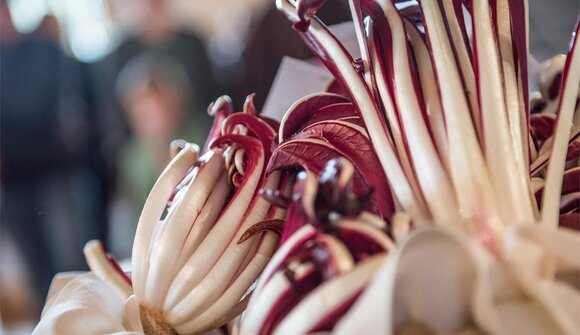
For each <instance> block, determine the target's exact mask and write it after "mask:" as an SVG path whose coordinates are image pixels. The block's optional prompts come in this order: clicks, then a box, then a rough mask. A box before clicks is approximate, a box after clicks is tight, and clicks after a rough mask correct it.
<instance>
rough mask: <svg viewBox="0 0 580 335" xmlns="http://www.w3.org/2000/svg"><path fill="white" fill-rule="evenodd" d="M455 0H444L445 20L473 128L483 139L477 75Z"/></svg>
mask: <svg viewBox="0 0 580 335" xmlns="http://www.w3.org/2000/svg"><path fill="white" fill-rule="evenodd" d="M453 1H454V0H443V1H442V3H443V13H444V15H445V18H444V19H445V20H446V21H447V24H448V25H449V34H448V35H450V36H449V37H450V39H451V41H452V44H451V45H452V47H453V50H454V51H455V56H456V59H457V62H458V63H459V68H460V72H459V74H460V76H461V78H462V82H463V85H464V88H465V90H464V92H465V95H466V97H467V102H468V103H469V110H470V111H471V119H472V121H473V126H474V127H475V130H476V133H477V135H478V136H479V138H481V136H482V132H483V130H482V128H481V115H480V110H479V106H478V104H477V86H476V84H475V73H474V71H473V65H472V64H471V59H470V58H469V49H468V45H466V44H465V40H464V39H463V34H462V32H461V28H460V26H459V20H458V19H457V16H456V15H455V9H454V8H453Z"/></svg>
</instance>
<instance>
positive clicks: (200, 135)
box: [114, 51, 208, 256]
mask: <svg viewBox="0 0 580 335" xmlns="http://www.w3.org/2000/svg"><path fill="white" fill-rule="evenodd" d="M116 91H117V96H118V99H119V101H120V102H121V104H122V106H123V110H124V112H125V116H126V119H127V122H128V125H129V129H130V131H131V134H132V136H131V137H130V138H129V139H128V140H127V141H126V143H125V144H124V145H123V148H122V150H121V155H120V160H119V178H118V180H119V190H118V191H119V199H118V200H119V202H120V204H121V205H123V206H124V207H125V208H126V209H125V213H124V215H121V214H119V213H118V214H117V218H116V219H114V222H115V223H114V225H116V226H119V225H122V226H123V227H115V228H114V229H117V231H119V230H120V229H122V231H123V234H125V235H129V234H130V236H122V237H121V236H116V238H118V239H120V241H119V243H122V244H123V245H117V246H116V247H115V249H116V251H117V252H120V253H121V254H122V256H129V248H130V247H131V241H132V238H133V235H134V232H135V229H136V226H137V220H138V217H139V213H140V212H141V208H142V207H143V204H144V202H145V199H146V197H147V195H148V194H149V191H150V190H151V188H152V187H153V185H154V183H155V181H156V180H157V177H158V176H159V174H160V173H161V171H162V170H163V168H164V167H165V166H166V165H167V163H168V162H169V158H170V157H169V144H170V142H171V140H173V139H175V138H181V137H182V138H186V139H187V140H188V141H190V142H195V143H200V144H202V145H203V142H204V141H205V139H206V137H207V129H208V126H207V124H206V120H207V117H206V116H205V115H204V116H203V117H202V116H201V114H200V113H195V114H191V113H189V112H188V106H190V104H191V99H192V97H191V96H190V93H189V92H191V83H190V81H189V78H188V77H187V73H186V71H185V69H184V68H183V67H182V66H181V65H180V63H179V61H177V60H176V59H175V58H173V57H171V56H169V55H165V54H163V53H159V52H151V51H150V52H146V53H144V54H141V55H138V56H137V57H135V58H134V59H133V60H131V61H129V62H128V63H127V64H126V66H125V67H124V68H123V69H122V70H121V72H120V74H119V78H118V80H117V83H116Z"/></svg>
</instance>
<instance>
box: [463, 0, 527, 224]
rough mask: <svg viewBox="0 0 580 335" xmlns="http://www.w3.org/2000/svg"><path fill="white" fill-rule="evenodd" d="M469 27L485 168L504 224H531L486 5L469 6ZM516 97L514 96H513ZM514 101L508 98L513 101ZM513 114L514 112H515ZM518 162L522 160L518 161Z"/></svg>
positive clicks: (482, 3) (482, 2)
mask: <svg viewBox="0 0 580 335" xmlns="http://www.w3.org/2000/svg"><path fill="white" fill-rule="evenodd" d="M472 16H473V27H474V37H475V43H476V44H477V48H475V49H476V50H477V55H475V58H476V59H477V60H476V62H477V72H478V73H477V74H478V76H477V80H478V89H479V91H478V96H479V102H480V108H481V109H480V110H481V117H482V126H483V139H484V150H485V156H486V162H487V167H488V169H489V171H490V173H491V175H492V183H493V185H494V188H495V194H496V197H497V199H498V203H499V206H500V210H501V213H502V217H503V219H504V222H505V223H509V224H511V223H524V222H533V221H534V215H533V211H532V206H531V202H530V199H529V198H528V197H527V196H526V197H524V198H523V201H522V195H527V194H529V190H528V188H527V183H526V179H525V178H527V175H522V173H521V171H520V170H518V164H517V162H516V154H517V153H516V152H514V146H513V145H510V143H512V141H511V136H510V134H509V129H510V128H509V126H508V119H507V111H506V106H505V96H504V92H503V90H502V89H501V88H502V87H503V86H502V77H501V69H500V63H499V55H498V50H497V48H496V45H495V43H496V39H495V38H494V32H493V27H492V20H491V13H490V8H489V4H488V2H487V1H474V2H473V15H472ZM516 97H517V96H516ZM516 97H510V98H512V99H516ZM516 112H517V111H516ZM518 140H519V138H518ZM518 159H522V160H523V157H519V158H518Z"/></svg>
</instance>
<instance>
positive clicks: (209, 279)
mask: <svg viewBox="0 0 580 335" xmlns="http://www.w3.org/2000/svg"><path fill="white" fill-rule="evenodd" d="M279 180H280V172H279V171H275V172H273V173H271V174H270V175H269V176H268V179H267V181H266V184H265V186H264V187H265V188H266V189H276V188H277V186H278V183H279ZM269 208H270V202H268V200H266V199H264V198H262V197H260V198H258V199H257V200H256V201H255V203H254V204H253V206H252V207H251V208H250V209H249V212H246V213H247V216H246V217H245V219H244V221H243V222H242V224H241V226H239V227H236V228H237V231H236V233H235V235H233V236H232V235H228V236H224V237H223V241H222V243H223V242H224V241H229V244H228V246H227V248H226V250H225V251H224V252H223V254H222V255H221V256H220V257H219V259H218V260H217V261H216V262H215V264H214V265H213V267H212V268H211V270H209V272H207V273H206V274H205V276H204V277H203V278H202V279H201V280H200V281H199V282H198V283H197V284H196V285H195V286H193V287H183V288H181V290H180V292H179V293H178V294H179V298H178V299H179V300H178V301H176V303H175V304H174V305H173V306H168V305H166V306H165V307H166V309H165V317H166V320H167V321H168V322H170V323H171V324H181V323H183V322H186V321H187V320H188V319H190V318H192V317H194V316H195V314H196V313H198V312H199V311H200V310H202V309H203V308H205V307H207V305H208V304H211V302H213V301H215V300H216V299H217V298H219V296H220V295H221V293H222V292H223V291H224V290H225V289H226V287H227V285H228V284H229V283H230V281H231V280H232V279H233V278H234V276H235V274H236V272H237V270H238V268H239V266H240V264H241V263H242V262H243V261H244V259H245V258H246V256H247V255H248V252H249V251H250V248H251V246H252V243H241V244H238V241H239V239H240V237H242V235H243V234H244V232H245V231H246V230H248V229H249V228H250V227H251V226H252V225H254V224H256V223H257V222H260V221H262V220H264V219H265V217H266V214H267V213H268V210H269ZM216 228H217V227H216ZM256 238H258V237H253V239H256ZM246 289H247V288H246ZM244 291H245V290H244ZM167 307H169V308H167Z"/></svg>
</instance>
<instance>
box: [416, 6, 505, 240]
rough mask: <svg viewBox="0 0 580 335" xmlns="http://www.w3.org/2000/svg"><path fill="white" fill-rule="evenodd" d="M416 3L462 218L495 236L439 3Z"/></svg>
mask: <svg viewBox="0 0 580 335" xmlns="http://www.w3.org/2000/svg"><path fill="white" fill-rule="evenodd" d="M419 5H420V6H421V10H422V12H423V17H424V20H425V22H424V24H425V32H426V38H427V39H428V40H429V43H428V44H429V45H430V48H431V60H432V64H433V67H434V69H435V74H436V79H437V83H438V85H437V87H439V95H440V97H441V104H442V106H443V113H444V116H445V124H446V125H447V139H448V141H449V164H450V166H451V170H450V171H449V173H450V176H451V179H452V181H453V185H454V186H455V191H456V192H457V201H458V203H459V208H460V214H461V217H462V218H464V219H467V220H472V221H473V222H474V223H475V229H476V230H479V231H480V232H483V231H488V230H491V232H492V235H496V234H497V233H498V231H499V229H501V221H500V218H499V216H498V212H497V203H496V199H495V196H494V193H493V190H492V188H491V180H490V176H489V173H488V171H487V169H486V167H485V166H486V165H485V161H484V158H483V154H482V152H481V148H480V146H479V142H478V139H477V136H476V133H475V128H474V127H473V124H472V120H471V115H470V114H469V105H468V103H467V99H466V98H465V95H464V94H463V85H462V84H461V78H460V75H459V72H458V68H457V64H456V63H455V60H454V56H453V50H452V47H451V42H450V41H449V39H448V38H447V33H446V31H445V25H444V23H443V19H442V17H441V12H440V10H439V6H438V5H437V3H436V2H435V1H421V2H419ZM413 219H415V218H413Z"/></svg>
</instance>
